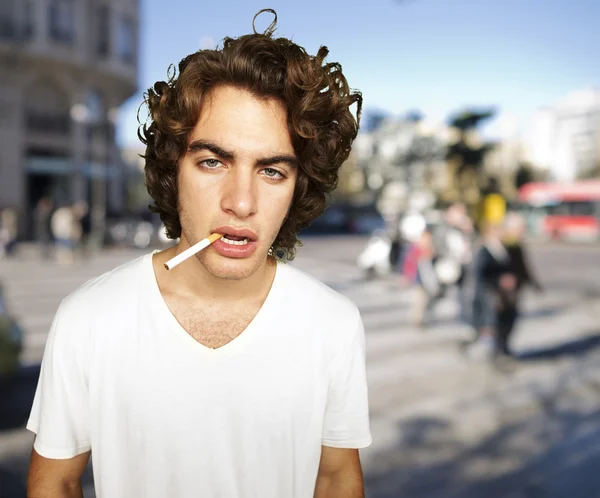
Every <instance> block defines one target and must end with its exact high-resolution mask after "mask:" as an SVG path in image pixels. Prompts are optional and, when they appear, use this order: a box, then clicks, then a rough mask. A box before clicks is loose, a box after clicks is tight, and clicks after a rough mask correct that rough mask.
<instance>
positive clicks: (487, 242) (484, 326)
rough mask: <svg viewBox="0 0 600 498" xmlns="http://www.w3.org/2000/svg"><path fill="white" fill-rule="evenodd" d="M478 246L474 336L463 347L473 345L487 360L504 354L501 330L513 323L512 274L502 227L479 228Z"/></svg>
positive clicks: (513, 291)
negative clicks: (479, 238)
mask: <svg viewBox="0 0 600 498" xmlns="http://www.w3.org/2000/svg"><path fill="white" fill-rule="evenodd" d="M482 233H483V239H482V245H481V247H480V248H479V250H478V251H477V253H476V254H475V261H474V268H473V273H474V279H475V297H474V300H473V327H474V330H475V336H474V338H473V340H472V341H468V342H467V343H465V344H464V346H469V345H472V344H476V345H478V346H479V349H482V350H483V353H482V354H484V355H485V356H486V357H488V358H489V359H494V358H497V357H498V356H499V355H504V354H506V348H505V341H504V339H503V334H504V330H505V329H506V328H507V327H508V326H509V325H510V324H511V323H514V320H515V318H516V315H515V290H516V277H515V275H514V272H513V268H512V261H511V258H510V255H509V253H508V251H507V250H506V248H505V247H504V244H503V241H502V226H501V225H500V224H497V223H490V224H487V225H483V227H482Z"/></svg>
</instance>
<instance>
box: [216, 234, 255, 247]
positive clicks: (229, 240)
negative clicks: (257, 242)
mask: <svg viewBox="0 0 600 498" xmlns="http://www.w3.org/2000/svg"><path fill="white" fill-rule="evenodd" d="M221 240H222V241H223V242H225V243H226V244H230V245H232V246H245V245H246V244H247V243H248V237H237V236H235V235H223V237H221Z"/></svg>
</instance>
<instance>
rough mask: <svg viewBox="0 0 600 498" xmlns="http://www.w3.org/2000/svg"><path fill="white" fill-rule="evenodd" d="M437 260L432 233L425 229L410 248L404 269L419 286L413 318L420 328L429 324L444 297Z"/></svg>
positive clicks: (410, 280) (407, 276) (406, 276)
mask: <svg viewBox="0 0 600 498" xmlns="http://www.w3.org/2000/svg"><path fill="white" fill-rule="evenodd" d="M435 260H436V254H435V248H434V245H433V239H432V233H431V230H429V229H425V230H424V231H423V233H422V234H421V236H420V237H419V239H418V240H417V242H415V243H414V244H411V245H410V246H409V248H408V250H407V252H406V256H405V258H404V262H403V268H402V270H403V271H402V273H403V274H404V277H405V278H406V279H408V281H409V282H413V283H414V284H416V286H417V291H416V295H415V302H414V304H413V313H412V316H413V323H414V325H415V326H416V327H419V328H424V327H425V326H426V325H427V324H428V323H429V321H430V319H431V313H432V312H433V308H434V306H435V304H436V303H437V302H438V300H439V299H440V298H441V297H442V287H441V285H440V282H439V280H438V276H437V274H436V271H435V266H434V265H435Z"/></svg>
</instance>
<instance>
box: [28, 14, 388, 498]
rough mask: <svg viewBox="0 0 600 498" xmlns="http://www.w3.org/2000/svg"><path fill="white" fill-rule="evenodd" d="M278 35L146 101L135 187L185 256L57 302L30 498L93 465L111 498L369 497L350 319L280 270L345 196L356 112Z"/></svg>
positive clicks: (121, 272)
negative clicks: (335, 199) (140, 172)
mask: <svg viewBox="0 0 600 498" xmlns="http://www.w3.org/2000/svg"><path fill="white" fill-rule="evenodd" d="M271 12H272V11H271ZM272 13H273V12H272ZM275 27H276V22H273V23H272V24H271V26H270V27H269V28H268V30H267V32H266V33H256V32H255V33H254V34H249V35H244V36H241V37H239V38H227V39H226V40H225V41H224V43H223V47H222V48H221V49H218V50H212V49H211V50H200V51H198V52H194V53H193V54H190V55H188V56H186V57H185V59H183V60H182V61H181V63H180V64H179V66H178V67H179V68H180V71H179V72H178V74H177V76H173V77H172V78H171V79H170V80H169V82H164V81H159V82H156V83H155V84H154V85H152V87H151V88H150V89H149V90H148V92H147V93H146V96H147V105H148V108H149V113H150V117H149V120H148V123H146V125H144V126H143V127H142V130H141V131H140V138H141V139H142V141H143V143H144V144H145V145H146V153H145V156H144V157H145V168H144V171H145V174H146V185H147V187H148V191H149V193H150V195H151V196H152V199H153V201H154V204H153V206H152V208H153V211H154V212H156V213H159V214H160V217H161V219H162V220H164V222H165V226H166V227H167V230H168V234H169V237H170V238H171V239H176V238H177V239H179V242H178V244H177V245H174V246H172V247H169V248H168V249H166V250H165V251H159V252H155V251H152V252H148V253H146V254H144V255H142V256H140V257H137V258H136V259H134V260H132V261H130V262H128V263H126V264H123V265H121V266H119V267H118V268H115V269H114V270H112V271H110V272H107V273H105V274H103V275H102V276H99V277H97V278H94V279H93V280H92V281H90V282H88V283H86V284H84V285H83V286H81V287H80V288H79V289H77V290H75V291H74V292H72V293H71V294H70V295H69V296H68V297H66V298H65V299H63V300H62V302H61V304H60V306H59V308H58V310H57V312H56V316H55V319H54V321H53V325H52V327H51V330H50V335H49V337H48V342H47V347H46V349H45V352H44V358H43V367H42V371H41V374H40V380H39V382H38V388H37V392H36V396H35V399H34V402H33V407H32V410H31V416H30V418H29V421H28V424H27V427H28V429H30V430H31V431H33V432H35V434H36V437H35V440H34V448H33V451H32V453H31V463H30V465H29V479H28V484H29V486H28V495H30V496H42V495H43V496H48V495H49V494H52V493H51V492H48V491H47V490H66V489H67V488H68V489H69V490H70V492H69V493H67V492H65V493H63V496H66V495H67V494H69V495H72V496H82V487H81V476H82V474H83V471H84V470H85V468H86V466H87V463H88V461H89V458H90V455H93V471H94V482H95V484H96V490H97V494H98V495H99V496H100V494H101V495H102V496H103V497H105V498H112V497H121V496H123V497H125V496H126V497H127V498H150V497H167V496H168V497H179V496H207V497H216V496H219V497H228V498H229V497H237V498H242V497H277V498H283V497H286V498H287V497H289V498H291V497H308V496H311V497H313V496H314V497H315V498H329V497H336V498H337V497H340V498H341V497H350V496H352V497H359V496H364V485H363V475H362V470H361V464H360V455H359V451H358V450H359V449H360V448H364V447H366V446H368V445H370V444H371V433H370V429H369V407H368V396H367V395H368V393H367V384H366V369H365V334H364V327H363V322H362V318H361V315H360V311H359V309H358V308H357V307H356V305H355V304H353V303H352V302H351V301H350V300H348V299H347V298H346V297H345V296H342V295H340V294H339V293H338V292H336V291H335V290H333V289H331V288H328V287H327V286H326V285H325V284H323V283H321V282H318V281H316V280H315V279H314V278H312V277H310V276H309V275H306V274H305V273H303V272H302V271H301V270H300V269H298V268H297V267H296V266H295V265H289V264H284V263H286V262H287V261H289V260H291V259H292V258H293V257H294V255H295V252H296V247H297V244H298V239H297V234H298V231H299V230H300V229H301V228H302V227H304V226H308V225H309V224H310V223H311V222H312V221H313V220H314V219H316V218H317V217H318V216H319V215H321V214H322V213H323V210H324V209H325V206H326V200H327V193H329V192H330V191H332V190H333V189H334V188H335V186H336V184H337V183H338V182H337V180H338V171H339V168H340V167H341V166H342V164H344V163H345V161H346V159H347V157H348V155H349V154H350V152H351V145H352V142H353V141H354V139H355V138H356V135H357V133H358V119H357V118H356V117H355V115H354V113H353V109H354V108H355V105H356V107H357V108H358V109H360V108H361V103H362V97H361V95H360V94H359V93H358V92H356V91H353V90H349V89H348V88H349V86H348V83H347V81H346V78H345V76H344V75H343V73H342V71H341V69H340V68H339V66H338V65H336V64H335V63H333V62H330V61H327V62H325V57H326V55H327V49H326V48H325V47H321V48H320V49H319V52H318V53H317V54H316V55H315V56H311V55H309V54H308V53H307V52H306V51H305V50H304V48H302V47H300V46H298V45H296V44H295V43H294V42H293V41H291V40H289V39H285V38H282V37H280V35H277V37H274V36H272V35H273V33H274V31H275ZM332 67H333V68H334V69H335V70H334V71H332ZM290 117H293V118H294V119H290ZM173 164H177V167H176V168H174V167H169V165H173ZM63 213H67V212H66V211H63ZM62 218H63V219H62V220H61V224H62V225H65V226H69V224H70V223H68V222H67V221H66V220H67V218H69V214H65V215H64V216H62ZM69 221H72V220H69ZM61 235H62V236H64V235H66V234H65V233H63V234H61ZM209 237H212V238H213V242H214V243H213V244H212V245H209V246H207V247H205V248H204V250H202V251H200V252H196V253H195V254H194V255H193V256H191V257H189V259H187V260H186V261H185V262H183V263H182V264H181V266H177V268H172V269H168V268H169V267H168V265H167V263H168V262H170V261H171V260H172V259H173V258H176V257H177V256H178V255H181V254H182V253H186V254H188V255H189V254H190V252H189V251H188V249H190V248H192V251H193V250H194V249H193V248H194V247H195V246H197V243H199V242H201V241H203V240H205V238H209ZM196 248H197V247H196ZM386 257H387V254H386ZM116 448H118V449H119V450H116ZM121 450H122V451H121ZM58 495H60V493H59V492H57V493H55V496H58Z"/></svg>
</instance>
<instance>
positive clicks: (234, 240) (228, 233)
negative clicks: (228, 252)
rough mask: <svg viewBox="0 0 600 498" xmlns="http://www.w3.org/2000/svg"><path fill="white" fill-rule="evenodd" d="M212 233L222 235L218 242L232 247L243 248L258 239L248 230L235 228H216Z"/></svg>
mask: <svg viewBox="0 0 600 498" xmlns="http://www.w3.org/2000/svg"><path fill="white" fill-rule="evenodd" d="M214 232H217V233H220V234H222V235H223V236H222V237H221V238H220V239H219V240H221V241H223V242H224V243H225V244H229V245H232V246H245V245H246V244H248V243H249V242H252V241H255V240H256V239H257V238H258V237H257V235H256V233H255V232H254V231H252V230H250V229H249V228H235V227H232V226H227V225H225V226H222V227H218V228H216V229H215V230H214Z"/></svg>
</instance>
